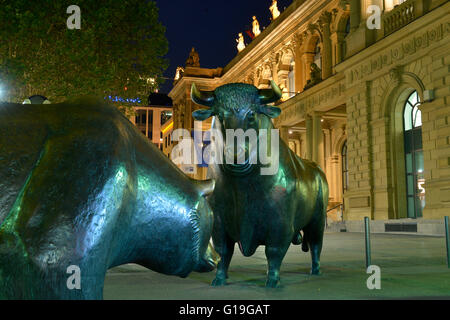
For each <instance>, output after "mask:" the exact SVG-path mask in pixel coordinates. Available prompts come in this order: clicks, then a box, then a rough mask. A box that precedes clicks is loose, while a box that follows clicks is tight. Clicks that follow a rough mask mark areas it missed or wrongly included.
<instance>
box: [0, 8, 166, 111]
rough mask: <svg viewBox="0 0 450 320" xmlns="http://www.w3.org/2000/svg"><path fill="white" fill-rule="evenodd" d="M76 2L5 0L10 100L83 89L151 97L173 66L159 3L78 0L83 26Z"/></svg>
mask: <svg viewBox="0 0 450 320" xmlns="http://www.w3.org/2000/svg"><path fill="white" fill-rule="evenodd" d="M71 4H73V1H71V0H67V1H66V0H60V1H48V0H33V1H29V0H12V1H11V0H0V86H3V87H4V88H5V87H6V91H7V92H8V93H9V100H10V101H15V102H21V101H23V99H24V98H26V97H28V96H30V95H33V94H41V95H45V96H46V97H47V98H49V100H50V101H52V102H60V101H64V100H67V99H71V98H74V97H77V96H82V95H91V96H97V97H102V98H103V97H110V96H112V97H116V96H120V97H121V98H123V99H128V98H140V99H141V101H142V102H145V101H146V97H147V96H148V94H149V92H150V91H151V89H152V88H154V87H155V86H157V85H158V82H159V81H160V79H161V76H162V74H163V72H164V70H165V69H166V68H167V65H168V62H167V60H166V59H165V58H164V56H165V55H166V54H167V51H168V42H167V39H166V37H165V28H164V26H163V25H162V24H161V23H160V22H159V17H158V8H157V6H156V4H155V2H154V1H143V0H120V1H117V0H103V1H92V0H77V1H76V4H77V5H78V6H79V7H80V9H81V29H80V30H77V29H74V30H69V29H68V27H67V19H68V18H69V17H70V15H71V14H68V13H66V11H67V8H68V7H69V6H70V5H71ZM150 79H155V80H156V81H155V82H152V81H151V80H150Z"/></svg>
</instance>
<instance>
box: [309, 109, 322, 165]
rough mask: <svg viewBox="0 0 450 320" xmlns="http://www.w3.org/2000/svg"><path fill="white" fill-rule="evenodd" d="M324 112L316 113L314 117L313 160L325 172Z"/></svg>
mask: <svg viewBox="0 0 450 320" xmlns="http://www.w3.org/2000/svg"><path fill="white" fill-rule="evenodd" d="M322 114H323V113H322V112H314V113H313V117H312V123H313V125H312V127H313V148H312V149H313V152H312V160H313V161H314V162H316V163H317V164H318V165H319V166H320V167H321V168H322V169H323V170H325V168H324V141H323V131H322Z"/></svg>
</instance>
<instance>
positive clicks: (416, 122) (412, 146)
mask: <svg viewBox="0 0 450 320" xmlns="http://www.w3.org/2000/svg"><path fill="white" fill-rule="evenodd" d="M419 106H420V98H419V95H418V93H417V91H414V92H413V93H411V94H410V96H409V97H408V99H407V100H406V103H405V106H404V109H403V128H404V142H405V170H406V199H407V210H408V212H407V216H408V218H419V217H422V212H423V209H424V208H425V189H424V185H425V176H424V159H423V148H422V112H421V111H420V110H419Z"/></svg>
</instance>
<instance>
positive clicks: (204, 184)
mask: <svg viewBox="0 0 450 320" xmlns="http://www.w3.org/2000/svg"><path fill="white" fill-rule="evenodd" d="M192 181H193V182H194V183H195V184H196V186H197V190H198V191H199V192H200V195H202V196H205V197H206V196H209V195H210V194H211V193H213V191H214V188H215V187H216V180H214V179H211V180H205V181H200V180H192Z"/></svg>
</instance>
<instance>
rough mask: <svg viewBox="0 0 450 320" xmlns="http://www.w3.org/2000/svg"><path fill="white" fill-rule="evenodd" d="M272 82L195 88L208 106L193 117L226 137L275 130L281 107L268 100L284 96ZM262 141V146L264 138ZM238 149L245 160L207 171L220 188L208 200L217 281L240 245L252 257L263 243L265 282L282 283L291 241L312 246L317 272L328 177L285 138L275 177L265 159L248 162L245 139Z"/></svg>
mask: <svg viewBox="0 0 450 320" xmlns="http://www.w3.org/2000/svg"><path fill="white" fill-rule="evenodd" d="M271 86H272V88H270V89H263V90H258V89H257V88H256V87H254V86H252V85H249V84H243V83H236V84H228V85H225V86H223V87H219V88H217V89H216V90H215V91H210V92H205V91H199V90H197V88H196V86H195V85H193V86H192V90H191V91H192V93H191V96H192V100H193V101H194V102H195V103H197V104H200V105H203V106H206V107H208V109H203V110H198V111H195V112H194V113H193V116H194V118H195V119H197V120H205V119H207V118H209V117H214V120H213V128H214V129H217V130H220V131H221V132H222V135H223V136H224V137H225V130H228V129H233V130H237V129H242V130H243V131H244V132H245V131H247V130H249V129H253V130H255V131H256V132H259V131H260V130H261V129H266V130H268V131H270V130H272V129H274V126H273V124H272V121H271V118H275V117H277V116H278V115H279V114H280V112H281V110H280V109H279V108H277V107H271V106H268V105H267V104H269V103H272V102H276V101H278V100H279V99H280V98H281V95H282V94H281V90H280V88H278V86H277V85H276V84H275V83H274V82H273V81H272V83H271ZM238 110H239V111H238ZM270 139H271V138H270V135H269V139H268V141H269V140H270ZM258 144H259V146H258V147H261V145H260V144H261V141H258ZM269 144H270V143H269ZM238 148H240V150H244V152H245V154H246V159H247V162H245V163H243V164H229V163H225V164H212V165H210V167H209V169H208V176H209V177H211V178H214V179H215V181H216V188H215V190H214V192H213V194H212V195H211V196H209V197H208V202H209V203H210V205H211V208H212V209H213V211H214V229H213V242H214V248H215V249H216V250H217V252H218V253H219V254H220V256H221V258H222V259H221V261H220V263H219V265H218V268H217V273H216V278H215V279H214V281H213V285H215V286H220V285H224V284H226V279H227V277H228V268H229V265H230V262H231V258H232V256H233V251H234V247H235V243H238V244H239V248H240V250H241V252H242V254H243V255H244V256H251V255H253V254H254V253H255V251H256V249H257V248H258V246H260V245H264V246H265V252H266V257H267V260H268V272H267V282H266V286H267V287H277V286H278V285H279V281H280V275H279V274H280V266H281V263H282V261H283V258H284V256H285V254H286V252H287V250H288V248H289V246H290V244H291V243H293V244H296V245H299V244H301V245H302V249H303V251H308V250H310V251H311V259H312V268H311V273H312V274H314V275H316V274H319V273H320V254H321V250H322V242H323V232H324V227H325V219H326V208H327V204H328V184H327V180H326V177H325V174H324V173H323V171H322V170H321V169H320V168H319V167H318V166H317V165H316V164H315V163H313V162H311V161H308V160H303V159H301V158H299V157H298V156H297V155H296V154H294V153H293V152H292V151H291V150H290V149H289V148H288V146H287V145H286V144H285V143H284V142H283V141H282V140H280V141H279V159H277V160H278V162H279V166H278V170H277V171H276V172H275V174H273V175H261V170H259V169H261V168H262V167H265V166H267V164H262V163H260V162H259V161H258V163H250V162H249V161H248V159H249V157H248V155H249V153H250V151H249V142H248V140H247V141H245V142H243V145H241V146H237V148H236V150H238ZM268 149H270V148H269V146H268ZM225 150H226V148H225ZM272 151H273V150H271V152H272ZM269 165H270V164H269ZM300 231H302V232H303V235H304V236H303V239H302V236H301V233H300Z"/></svg>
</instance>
